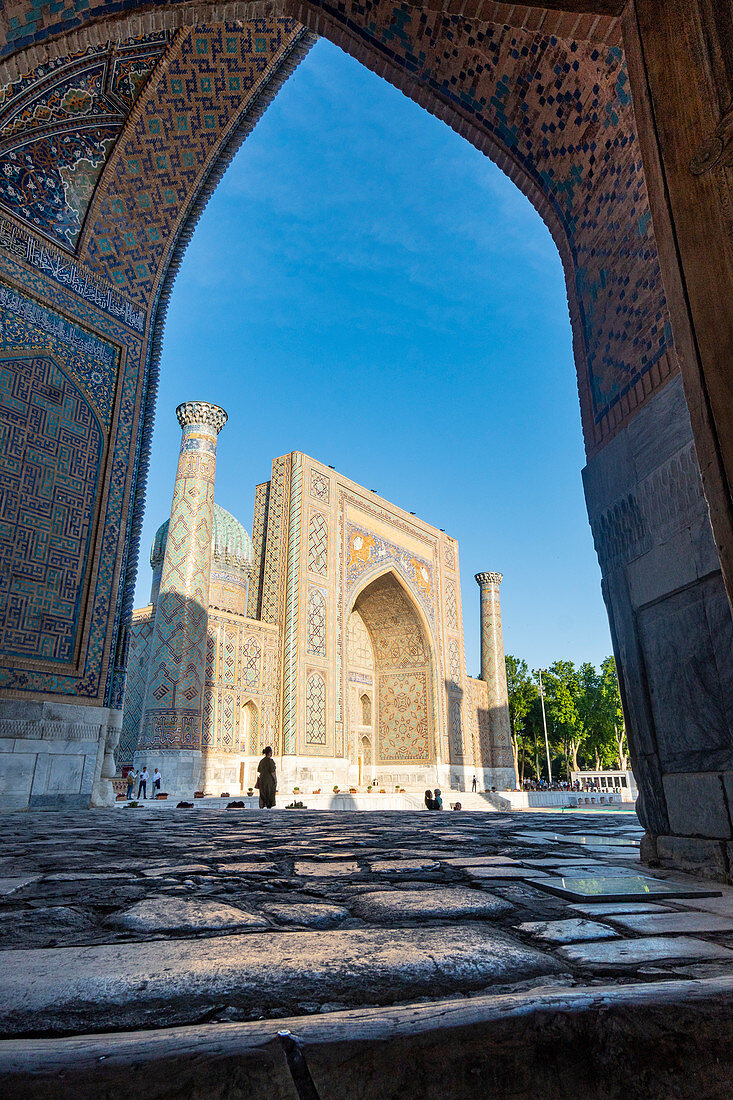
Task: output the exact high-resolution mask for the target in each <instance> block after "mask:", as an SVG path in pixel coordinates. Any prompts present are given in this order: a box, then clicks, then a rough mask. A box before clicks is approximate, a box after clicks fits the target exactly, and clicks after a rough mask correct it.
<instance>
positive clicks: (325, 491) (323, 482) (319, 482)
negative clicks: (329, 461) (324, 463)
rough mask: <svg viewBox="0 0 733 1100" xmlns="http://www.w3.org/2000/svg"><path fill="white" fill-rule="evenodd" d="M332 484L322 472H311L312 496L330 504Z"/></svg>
mask: <svg viewBox="0 0 733 1100" xmlns="http://www.w3.org/2000/svg"><path fill="white" fill-rule="evenodd" d="M330 487H331V482H330V479H329V478H327V477H326V475H325V474H323V473H321V471H320V470H311V496H312V497H314V498H315V500H322V501H323V503H324V504H328V500H329V494H330Z"/></svg>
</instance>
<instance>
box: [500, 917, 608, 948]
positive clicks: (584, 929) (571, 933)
mask: <svg viewBox="0 0 733 1100" xmlns="http://www.w3.org/2000/svg"><path fill="white" fill-rule="evenodd" d="M518 928H519V931H520V932H526V933H528V935H530V936H534V937H535V939H538V940H542V942H543V943H581V942H582V941H584V940H611V939H614V937H616V936H618V932H614V930H613V928H609V927H608V926H607V925H605V924H598V923H597V922H596V921H592V920H583V918H582V917H570V918H569V919H568V920H530V921H525V922H524V924H520V925H519V926H518Z"/></svg>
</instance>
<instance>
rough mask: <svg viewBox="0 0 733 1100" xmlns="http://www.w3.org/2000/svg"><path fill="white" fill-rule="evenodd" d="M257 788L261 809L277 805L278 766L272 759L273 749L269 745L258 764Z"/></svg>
mask: <svg viewBox="0 0 733 1100" xmlns="http://www.w3.org/2000/svg"><path fill="white" fill-rule="evenodd" d="M257 789H258V790H259V792H260V809H261V810H271V809H272V807H273V806H274V805H275V793H276V792H277V768H276V767H275V761H274V760H273V759H272V749H271V748H270V746H269V745H268V746H267V748H266V749H265V755H264V756H263V757H262V759H261V760H260V762H259V764H258V765H257Z"/></svg>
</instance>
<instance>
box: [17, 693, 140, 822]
mask: <svg viewBox="0 0 733 1100" xmlns="http://www.w3.org/2000/svg"><path fill="white" fill-rule="evenodd" d="M121 720H122V712H121V711H116V710H110V709H109V708H107V707H83V706H79V705H77V704H70V703H50V702H25V701H24V700H21V699H8V700H0V811H7V810H28V809H36V810H82V809H83V810H85V809H88V807H89V806H92V805H109V804H111V802H113V801H114V795H113V792H112V784H111V782H110V781H109V777H108V776H105V775H103V772H104V771H105V768H104V762H105V755H106V748H107V745H108V742H109V743H110V744H111V743H112V742H114V743H116V741H115V733H116V734H117V736H119V726H120V723H121ZM110 752H111V750H110ZM107 770H108V769H107Z"/></svg>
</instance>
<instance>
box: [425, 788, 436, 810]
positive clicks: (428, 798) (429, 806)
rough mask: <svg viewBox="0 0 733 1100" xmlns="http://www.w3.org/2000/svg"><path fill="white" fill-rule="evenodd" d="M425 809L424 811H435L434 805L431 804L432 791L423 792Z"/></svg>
mask: <svg viewBox="0 0 733 1100" xmlns="http://www.w3.org/2000/svg"><path fill="white" fill-rule="evenodd" d="M425 809H426V810H434V809H435V803H434V802H433V792H432V791H426V792H425Z"/></svg>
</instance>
